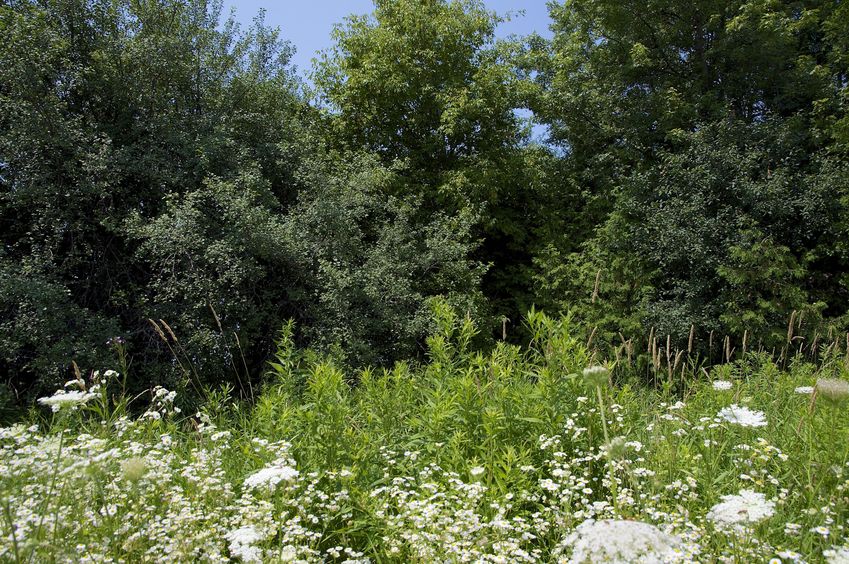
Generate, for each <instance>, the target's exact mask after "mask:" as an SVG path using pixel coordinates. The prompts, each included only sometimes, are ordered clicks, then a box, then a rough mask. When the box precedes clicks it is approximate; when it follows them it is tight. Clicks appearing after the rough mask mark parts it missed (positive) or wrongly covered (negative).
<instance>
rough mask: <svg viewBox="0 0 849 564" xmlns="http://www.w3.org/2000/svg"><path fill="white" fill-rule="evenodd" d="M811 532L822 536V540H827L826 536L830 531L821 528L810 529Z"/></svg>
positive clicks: (826, 528)
mask: <svg viewBox="0 0 849 564" xmlns="http://www.w3.org/2000/svg"><path fill="white" fill-rule="evenodd" d="M811 532H812V533H816V534H818V535H820V536H822V538H828V535H830V534H831V530H829V528H828V527H822V526H820V527H814V528H812V529H811Z"/></svg>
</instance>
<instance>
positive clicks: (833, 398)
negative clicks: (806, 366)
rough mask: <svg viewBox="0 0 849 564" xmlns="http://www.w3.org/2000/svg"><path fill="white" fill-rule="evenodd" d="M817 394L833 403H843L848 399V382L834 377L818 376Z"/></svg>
mask: <svg viewBox="0 0 849 564" xmlns="http://www.w3.org/2000/svg"><path fill="white" fill-rule="evenodd" d="M816 389H817V395H819V396H820V397H822V398H825V399H826V400H828V401H830V402H831V403H833V404H839V403H843V402H844V401H846V400H847V399H849V382H847V381H846V380H838V379H835V378H818V379H817V386H816Z"/></svg>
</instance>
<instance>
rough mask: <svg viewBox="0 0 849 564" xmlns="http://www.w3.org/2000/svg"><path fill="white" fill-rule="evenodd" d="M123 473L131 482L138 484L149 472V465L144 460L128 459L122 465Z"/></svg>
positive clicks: (135, 457)
mask: <svg viewBox="0 0 849 564" xmlns="http://www.w3.org/2000/svg"><path fill="white" fill-rule="evenodd" d="M121 472H123V473H124V477H125V478H126V479H127V480H129V481H130V482H138V481H139V480H141V479H142V477H143V476H144V475H145V472H147V463H145V461H144V459H143V458H139V457H137V456H134V457H133V458H128V459H127V460H125V461H123V462H122V463H121Z"/></svg>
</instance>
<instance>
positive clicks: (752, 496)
mask: <svg viewBox="0 0 849 564" xmlns="http://www.w3.org/2000/svg"><path fill="white" fill-rule="evenodd" d="M774 513H775V502H773V501H770V500H768V499H766V496H764V494H762V493H758V492H754V491H752V490H740V493H739V494H737V495H724V496H722V502H720V503H717V504H716V505H714V506H713V507H712V508H711V510H710V512H708V514H707V517H708V519H710V520H711V521H713V522H714V523H716V525H717V526H718V527H719V528H720V529H731V530H737V531H741V530H743V529H744V528H745V526H746V525H749V524H753V523H757V522H759V521H762V520H764V519H767V518H769V517H771V516H772V515H773V514H774Z"/></svg>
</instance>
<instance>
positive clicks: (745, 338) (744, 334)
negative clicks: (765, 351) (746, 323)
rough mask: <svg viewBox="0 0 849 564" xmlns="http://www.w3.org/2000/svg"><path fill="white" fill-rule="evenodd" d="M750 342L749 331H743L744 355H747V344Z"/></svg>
mask: <svg viewBox="0 0 849 564" xmlns="http://www.w3.org/2000/svg"><path fill="white" fill-rule="evenodd" d="M748 340H749V330H748V329H746V330H745V331H743V355H744V356H745V354H746V342H747V341H748Z"/></svg>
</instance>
